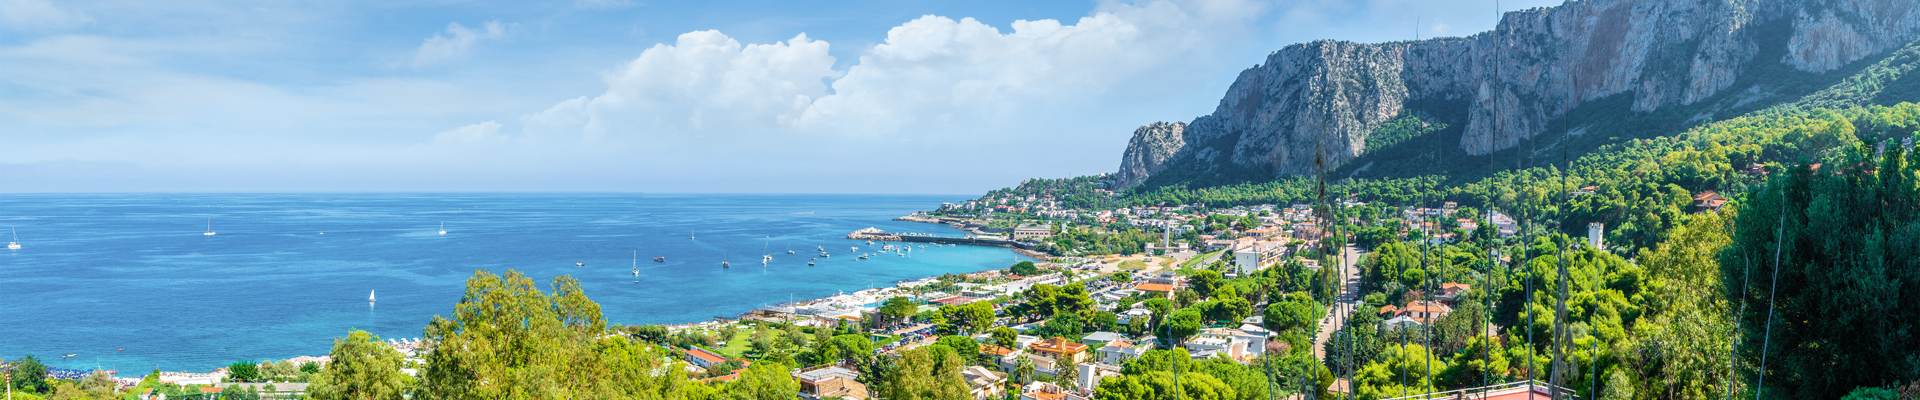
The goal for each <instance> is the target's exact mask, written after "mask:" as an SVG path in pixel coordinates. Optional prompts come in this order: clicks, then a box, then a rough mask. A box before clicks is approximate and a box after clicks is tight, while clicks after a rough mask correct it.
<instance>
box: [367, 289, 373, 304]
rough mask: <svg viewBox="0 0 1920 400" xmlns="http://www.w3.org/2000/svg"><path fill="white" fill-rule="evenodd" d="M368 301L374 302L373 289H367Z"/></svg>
mask: <svg viewBox="0 0 1920 400" xmlns="http://www.w3.org/2000/svg"><path fill="white" fill-rule="evenodd" d="M367 302H368V303H372V302H373V291H372V290H368V291H367Z"/></svg>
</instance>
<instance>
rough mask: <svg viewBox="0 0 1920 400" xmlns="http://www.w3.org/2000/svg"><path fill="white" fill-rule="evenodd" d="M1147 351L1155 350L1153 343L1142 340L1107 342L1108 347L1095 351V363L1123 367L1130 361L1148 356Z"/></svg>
mask: <svg viewBox="0 0 1920 400" xmlns="http://www.w3.org/2000/svg"><path fill="white" fill-rule="evenodd" d="M1147 350H1153V341H1151V340H1142V341H1138V342H1133V341H1127V340H1115V341H1111V342H1107V345H1106V346H1101V347H1100V348H1099V349H1097V350H1094V351H1093V353H1094V361H1096V362H1100V363H1105V364H1112V365H1122V364H1126V363H1127V362H1128V361H1133V359H1136V358H1140V355H1141V354H1146V353H1147Z"/></svg>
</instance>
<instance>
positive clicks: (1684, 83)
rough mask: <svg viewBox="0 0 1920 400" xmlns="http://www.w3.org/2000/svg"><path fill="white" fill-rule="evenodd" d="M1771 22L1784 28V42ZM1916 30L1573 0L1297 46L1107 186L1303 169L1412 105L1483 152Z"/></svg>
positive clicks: (1900, 40)
mask: <svg viewBox="0 0 1920 400" xmlns="http://www.w3.org/2000/svg"><path fill="white" fill-rule="evenodd" d="M1779 27H1785V28H1784V29H1789V30H1790V32H1789V33H1790V35H1789V36H1786V37H1785V38H1784V40H1782V39H1781V38H1780V35H1778V34H1774V33H1773V32H1776V31H1777V30H1778V29H1781V28H1779ZM1768 29H1774V31H1769V30H1768ZM1916 36H1920V5H1916V2H1915V1H1913V0H1733V1H1698V0H1681V1H1674V0H1585V1H1571V2H1568V3H1566V4H1563V5H1561V6H1557V7H1550V8H1536V9H1530V10H1523V11H1514V12H1509V13H1507V14H1506V15H1505V16H1504V17H1503V18H1501V21H1500V23H1499V25H1498V26H1497V27H1496V29H1495V30H1494V31H1491V32H1484V33H1480V34H1476V35H1473V36H1469V37H1464V38H1436V39H1431V40H1422V41H1412V42H1395V43H1383V44H1362V43H1350V42H1339V41H1317V42H1311V43H1303V44H1297V45H1292V46H1287V47H1286V48H1284V49H1281V50H1280V51H1276V52H1273V53H1272V54H1269V55H1268V56H1267V59H1266V61H1265V62H1264V63H1263V64H1261V65H1257V66H1254V67H1253V68H1249V69H1247V70H1245V71H1242V72H1241V73H1240V76H1239V78H1238V79H1237V80H1235V81H1234V83H1233V85H1232V86H1230V87H1229V88H1228V89H1227V93H1226V95H1225V96H1224V97H1223V98H1222V99H1221V100H1220V104H1219V105H1218V106H1217V107H1216V108H1215V110H1214V112H1213V114H1210V115H1206V116H1202V117H1199V118H1196V119H1194V120H1193V122H1191V123H1189V124H1187V125H1186V126H1185V127H1184V129H1183V130H1180V129H1174V130H1171V131H1168V129H1170V128H1167V127H1169V126H1172V124H1164V125H1163V124H1155V125H1149V126H1147V127H1142V128H1141V129H1140V130H1137V131H1135V133H1134V138H1133V141H1132V142H1130V143H1129V145H1128V148H1127V151H1126V155H1125V156H1124V157H1123V159H1122V161H1121V169H1120V171H1119V172H1120V173H1119V174H1116V175H1115V176H1116V180H1115V181H1113V182H1112V183H1113V184H1114V186H1115V187H1119V188H1124V187H1127V186H1132V185H1136V184H1139V183H1141V182H1145V181H1146V180H1147V179H1148V178H1150V177H1151V176H1152V175H1154V174H1156V173H1160V172H1162V171H1164V170H1166V169H1167V168H1169V165H1167V163H1169V162H1191V163H1198V164H1204V165H1192V166H1185V167H1189V168H1188V169H1191V170H1196V171H1207V170H1215V169H1219V167H1233V169H1235V170H1255V171H1261V172H1263V173H1266V174H1269V175H1272V176H1275V177H1278V176H1287V175H1302V174H1308V173H1311V172H1313V171H1316V170H1317V169H1318V168H1317V167H1316V166H1315V164H1314V159H1315V158H1316V156H1318V157H1322V158H1324V160H1325V165H1326V167H1327V168H1333V167H1336V166H1339V165H1341V164H1344V163H1346V162H1348V161H1350V160H1352V159H1354V158H1356V157H1359V156H1360V155H1361V154H1362V153H1363V152H1365V151H1366V149H1365V145H1366V137H1367V135H1368V134H1370V133H1372V132H1373V131H1375V130H1376V129H1378V128H1379V127H1380V125H1381V123H1383V122H1385V121H1387V120H1388V119H1391V118H1393V117H1395V116H1397V115H1399V114H1400V113H1402V112H1406V108H1407V107H1408V104H1409V103H1410V102H1414V101H1421V100H1438V101H1442V102H1445V103H1446V104H1456V105H1460V106H1462V107H1465V113H1464V114H1465V118H1466V120H1465V121H1457V122H1459V123H1464V125H1465V128H1464V131H1463V132H1462V133H1461V137H1460V141H1459V143H1458V148H1457V149H1456V150H1455V151H1457V152H1459V153H1462V154H1468V155H1483V154H1487V153H1490V152H1493V151H1497V150H1500V149H1505V148H1509V147H1512V146H1514V145H1516V144H1518V143H1521V141H1522V140H1524V139H1526V138H1529V137H1532V136H1534V135H1536V134H1539V133H1542V132H1543V131H1545V130H1546V129H1547V127H1546V124H1547V123H1548V121H1551V120H1553V119H1554V118H1557V117H1560V116H1561V115H1564V114H1565V113H1566V112H1567V111H1569V110H1572V109H1573V108H1575V107H1578V106H1579V105H1580V104H1582V103H1583V102H1587V101H1592V100H1595V99H1599V98H1602V97H1608V96H1613V95H1619V94H1628V95H1630V96H1631V98H1632V108H1633V110H1635V111H1640V112H1648V111H1654V110H1658V109H1660V108H1662V107H1669V106H1673V105H1684V104H1693V103H1695V102H1698V101H1700V100H1702V99H1706V98H1708V97H1710V96H1713V95H1714V94H1715V93H1719V92H1720V91H1722V90H1725V89H1727V88H1729V87H1730V86H1732V85H1733V84H1734V82H1736V80H1737V79H1736V78H1738V77H1739V76H1740V75H1741V74H1742V73H1745V72H1748V71H1750V70H1752V69H1753V68H1754V67H1755V66H1756V65H1759V64H1758V63H1770V62H1771V63H1782V64H1783V65H1786V66H1788V67H1791V68H1793V69H1797V70H1800V71H1807V72H1815V73H1821V72H1826V71H1831V70H1834V69H1837V68H1840V67H1842V66H1844V65H1846V64H1848V63H1850V62H1853V61H1857V60H1860V59H1862V58H1866V57H1869V56H1872V55H1875V54H1879V53H1882V52H1885V51H1887V50H1889V49H1892V48H1895V47H1897V46H1900V45H1901V44H1904V43H1907V42H1910V41H1912V40H1914V38H1915V37H1916ZM1769 47H1771V49H1770V50H1773V51H1771V52H1763V51H1762V50H1769V49H1768V48H1769ZM1763 53H1768V54H1784V56H1782V57H1780V58H1771V57H1769V59H1765V60H1762V59H1758V58H1759V55H1760V54H1763ZM1156 126H1162V128H1154V129H1150V128H1153V127H1156ZM1155 129H1159V130H1158V131H1156V130H1155ZM1229 164H1230V165H1229Z"/></svg>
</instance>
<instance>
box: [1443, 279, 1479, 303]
mask: <svg viewBox="0 0 1920 400" xmlns="http://www.w3.org/2000/svg"><path fill="white" fill-rule="evenodd" d="M1468 290H1473V285H1468V284H1465V283H1456V282H1447V283H1442V284H1440V301H1444V302H1448V303H1452V302H1453V301H1454V299H1458V298H1460V295H1463V294H1466V293H1467V291H1468Z"/></svg>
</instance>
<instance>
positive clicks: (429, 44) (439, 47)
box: [413, 21, 508, 68]
mask: <svg viewBox="0 0 1920 400" xmlns="http://www.w3.org/2000/svg"><path fill="white" fill-rule="evenodd" d="M507 28H508V26H507V25H504V24H501V23H500V21H488V22H487V24H486V26H484V27H482V29H479V30H475V29H468V28H467V27H466V26H462V25H460V23H458V22H454V23H450V24H447V33H446V35H441V34H438V33H435V34H433V37H430V38H427V40H426V42H424V43H421V44H420V49H419V50H415V51H414V54H413V66H414V68H419V67H425V66H429V65H434V64H439V63H442V62H446V61H451V60H456V59H461V58H465V57H466V56H467V54H468V53H469V52H471V51H472V50H473V45H474V43H476V42H479V41H480V40H481V39H499V38H503V37H506V36H507Z"/></svg>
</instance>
